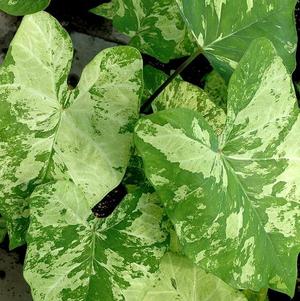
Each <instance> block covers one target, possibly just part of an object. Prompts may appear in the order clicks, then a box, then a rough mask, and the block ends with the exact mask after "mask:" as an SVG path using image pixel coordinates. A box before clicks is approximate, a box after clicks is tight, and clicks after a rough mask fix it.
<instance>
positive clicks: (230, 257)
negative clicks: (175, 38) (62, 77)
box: [135, 38, 300, 296]
mask: <svg viewBox="0 0 300 301" xmlns="http://www.w3.org/2000/svg"><path fill="white" fill-rule="evenodd" d="M299 131H300V117H299V113H298V107H297V101H296V97H295V94H294V90H293V85H292V82H291V79H290V76H289V73H288V71H287V70H286V68H285V66H284V64H283V62H282V59H281V58H280V56H278V54H277V52H276V50H275V48H274V46H273V45H272V43H271V42H270V41H268V40H266V39H264V38H262V39H258V40H255V41H254V42H253V43H252V44H251V46H250V48H249V50H248V51H247V52H246V54H245V56H244V57H243V58H242V60H241V62H240V63H239V65H238V67H237V69H236V71H235V72H234V74H233V76H232V78H231V81H230V82H229V87H228V116H227V122H226V125H225V129H224V132H223V134H222V135H221V136H220V137H218V136H217V135H216V133H214V131H213V129H212V128H211V127H210V126H209V125H208V123H207V122H206V121H205V120H204V118H203V117H202V116H201V115H200V114H199V113H197V112H194V111H190V110H185V109H173V110H169V111H168V110H166V111H162V112H158V113H156V114H154V115H152V116H149V117H145V118H143V119H142V120H140V121H139V123H138V125H137V127H136V136H135V141H136V145H137V148H138V151H139V153H140V154H141V156H142V157H143V160H144V164H145V168H146V175H147V177H148V178H149V180H150V181H151V183H152V184H153V185H154V187H155V189H156V191H157V192H158V194H159V196H160V198H161V200H162V202H163V204H164V206H165V207H166V210H167V213H168V215H169V217H170V219H171V221H172V222H173V224H174V226H175V229H176V233H177V235H178V237H179V239H180V242H181V244H182V245H183V252H184V253H185V254H186V255H187V256H188V257H190V258H191V259H192V260H193V261H194V262H195V263H196V264H198V265H199V266H200V267H202V268H204V269H205V270H207V271H209V272H211V273H213V274H215V275H216V276H218V277H219V278H221V279H222V280H224V281H225V282H226V283H228V284H229V285H231V286H233V287H235V288H238V289H241V288H248V289H252V290H254V291H259V290H260V289H262V288H266V287H270V288H272V289H275V290H277V291H281V292H284V293H287V294H289V295H290V296H292V295H293V294H294V287H295V283H296V269H295V266H296V261H297V255H298V253H299V250H300V203H299V200H300V187H299V181H300V142H299V139H298V134H299ZM158 178H159V181H158V180H157V179H158Z"/></svg>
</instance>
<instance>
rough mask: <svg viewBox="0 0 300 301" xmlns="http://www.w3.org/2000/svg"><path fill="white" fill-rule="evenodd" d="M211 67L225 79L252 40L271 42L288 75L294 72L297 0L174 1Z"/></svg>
mask: <svg viewBox="0 0 300 301" xmlns="http://www.w3.org/2000/svg"><path fill="white" fill-rule="evenodd" d="M176 1H177V3H178V4H179V6H180V8H181V11H182V14H183V16H184V19H185V21H186V24H187V25H188V27H189V28H190V30H191V31H192V33H193V35H194V37H195V38H196V40H197V41H198V45H199V46H200V47H201V48H202V49H203V51H204V54H205V55H206V57H207V58H208V59H209V60H210V62H211V63H212V65H213V66H214V67H215V68H216V69H217V70H218V71H219V72H220V74H222V75H223V76H224V77H225V78H226V79H227V80H228V79H229V77H230V76H231V74H232V72H233V70H234V69H235V68H236V66H237V64H238V62H239V61H240V59H241V57H242V56H243V54H244V53H245V51H246V50H247V48H248V46H249V44H250V43H251V41H252V40H254V39H256V38H260V37H266V38H268V39H270V40H271V41H272V42H273V44H274V46H275V47H276V49H277V51H278V54H279V55H280V56H281V57H282V59H283V60H284V63H285V64H286V66H287V67H288V70H289V72H290V73H292V72H293V71H294V69H295V63H296V62H295V53H296V47H297V34H296V26H295V17H294V10H295V5H296V2H297V0H286V1H282V0H260V1H256V0H247V1H246V0H244V1H241V0H201V1H199V0H176Z"/></svg>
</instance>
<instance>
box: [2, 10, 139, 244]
mask: <svg viewBox="0 0 300 301" xmlns="http://www.w3.org/2000/svg"><path fill="white" fill-rule="evenodd" d="M72 56H73V49H72V43H71V40H70V37H69V36H68V34H67V33H66V32H65V31H64V29H63V28H62V27H61V26H60V24H59V23H58V22H57V21H56V20H55V19H54V18H53V17H51V16H50V15H49V14H47V13H45V12H40V13H37V14H34V15H29V16H26V17H24V20H23V22H22V24H21V26H20V28H19V30H18V32H17V34H16V36H15V38H14V39H13V41H12V43H11V45H10V49H9V52H8V55H7V57H6V59H5V62H4V64H3V66H2V67H1V69H0V101H1V102H0V110H1V118H0V136H1V144H0V145H1V153H0V159H1V162H2V166H1V168H2V171H1V175H2V176H1V181H0V211H1V214H2V215H3V216H4V217H5V220H6V222H7V227H8V231H9V234H10V236H11V240H10V243H11V247H16V246H18V245H20V244H22V243H24V235H25V232H26V228H27V223H28V214H29V212H28V204H27V201H26V198H27V197H28V196H30V194H31V193H32V191H33V189H34V188H35V187H36V186H37V185H39V184H41V183H45V182H47V181H49V180H53V179H67V180H71V181H73V182H74V183H75V184H76V185H77V186H78V187H79V188H80V189H82V191H83V193H84V194H85V195H86V199H87V201H88V205H89V206H90V208H92V207H93V206H94V205H95V204H96V203H98V202H99V200H101V199H102V198H103V197H104V196H105V195H106V194H107V193H108V192H109V191H111V190H112V189H113V188H115V187H116V186H117V185H118V184H119V183H120V182H121V180H122V178H123V176H124V173H125V169H126V167H127V164H128V161H129V157H130V149H131V147H132V131H133V126H134V124H135V121H136V120H137V118H138V111H139V99H140V96H141V90H142V89H141V88H142V60H141V56H140V54H139V53H138V51H137V50H136V49H134V48H131V47H127V46H120V47H114V48H109V49H106V50H104V51H102V52H101V53H100V54H99V55H97V56H96V57H95V58H94V59H93V60H92V62H91V63H89V64H88V65H87V66H86V67H85V69H84V70H83V73H82V76H81V80H80V81H79V83H78V85H77V87H76V88H75V89H74V90H70V89H69V88H68V85H67V77H68V73H69V70H70V65H71V61H72Z"/></svg>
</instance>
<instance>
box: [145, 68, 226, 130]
mask: <svg viewBox="0 0 300 301" xmlns="http://www.w3.org/2000/svg"><path fill="white" fill-rule="evenodd" d="M165 76H166V75H165V74H164V73H163V72H162V71H159V70H157V69H155V68H153V67H150V66H148V67H146V68H144V80H145V87H146V89H147V90H150V92H151V93H153V92H154V91H155V90H156V88H157V86H159V83H160V82H161V81H163V78H164V77H165ZM152 87H153V88H152ZM144 93H145V92H144ZM148 94H149V93H148ZM152 108H153V111H154V112H157V111H162V110H166V109H171V108H188V109H192V110H195V111H198V112H200V113H201V114H202V116H203V117H204V118H205V119H206V120H207V122H208V123H209V125H210V126H212V127H213V129H214V130H215V131H216V132H217V133H218V134H220V133H221V132H222V131H223V128H224V124H225V121H226V115H225V113H224V110H223V109H221V108H219V107H217V106H216V105H215V104H214V103H213V102H212V101H211V100H210V98H209V96H208V95H207V93H206V92H204V91H203V90H202V89H200V88H199V87H197V86H195V85H192V84H190V83H188V82H186V81H183V80H181V79H180V78H176V79H174V80H173V81H172V82H171V83H170V84H169V85H168V86H167V87H166V88H165V89H164V90H163V91H162V92H161V93H160V95H159V96H158V97H157V98H156V99H155V101H154V102H153V103H152Z"/></svg>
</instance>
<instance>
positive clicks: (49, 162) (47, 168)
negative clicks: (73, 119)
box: [41, 111, 62, 184]
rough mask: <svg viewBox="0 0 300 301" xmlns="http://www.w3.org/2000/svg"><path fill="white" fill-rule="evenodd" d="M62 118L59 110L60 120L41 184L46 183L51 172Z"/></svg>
mask: <svg viewBox="0 0 300 301" xmlns="http://www.w3.org/2000/svg"><path fill="white" fill-rule="evenodd" d="M61 120H62V111H60V112H59V120H58V122H57V125H56V128H55V132H54V134H53V141H52V144H51V149H50V153H49V158H48V160H47V163H46V167H45V169H44V172H43V175H42V179H41V184H44V183H45V181H46V179H47V177H48V175H49V172H50V166H51V161H52V158H53V155H54V153H55V151H54V145H55V143H56V139H57V134H58V132H59V127H60V125H61Z"/></svg>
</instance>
